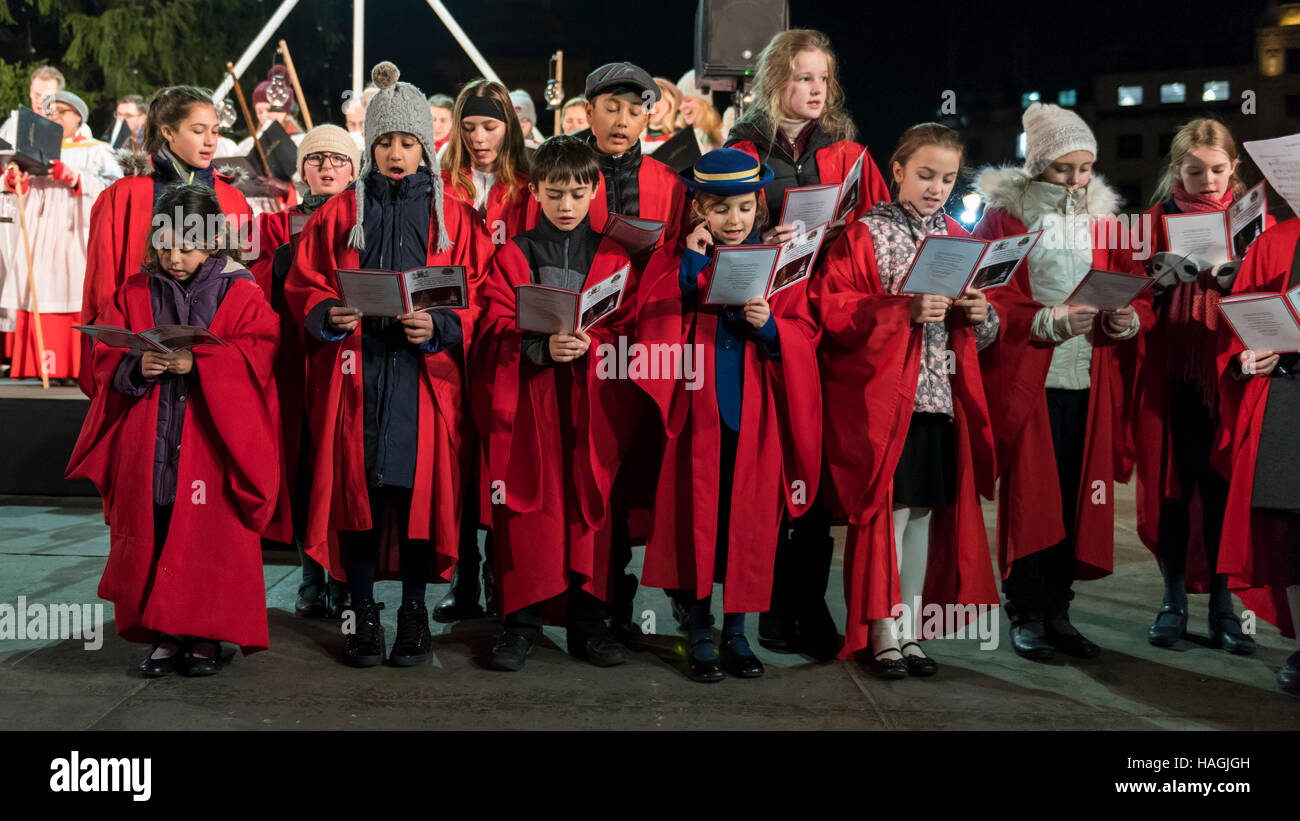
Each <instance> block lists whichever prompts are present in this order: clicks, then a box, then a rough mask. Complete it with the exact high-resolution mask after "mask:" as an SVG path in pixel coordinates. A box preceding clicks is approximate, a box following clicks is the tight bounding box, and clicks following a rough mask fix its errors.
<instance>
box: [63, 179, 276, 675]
mask: <svg viewBox="0 0 1300 821" xmlns="http://www.w3.org/2000/svg"><path fill="white" fill-rule="evenodd" d="M177 211H179V212H180V213H182V214H183V215H184V216H185V217H193V218H194V219H202V220H203V221H204V222H203V223H202V224H203V225H205V226H207V225H212V224H213V223H214V221H216V222H222V221H224V218H223V216H222V209H221V206H220V203H219V202H218V200H217V198H216V196H215V194H214V193H213V192H212V190H211V189H210V188H208V187H207V186H204V185H198V184H194V185H191V184H178V185H177V186H175V187H173V188H170V189H168V191H167V192H166V193H164V194H163V196H162V197H161V198H160V199H159V201H158V213H159V215H160V216H163V217H170V216H171V215H172V214H174V213H176V212H177ZM186 224H187V225H188V224H189V223H186ZM227 228H228V226H227ZM201 239H202V241H201V242H195V238H194V237H192V232H191V231H189V230H185V229H182V228H181V227H180V226H170V225H168V224H166V223H164V224H163V225H160V227H159V229H158V230H157V231H155V232H154V234H153V241H152V248H153V250H152V252H151V257H152V259H151V260H150V262H149V263H147V264H145V265H144V266H143V267H142V268H141V269H140V271H139V272H138V273H136V274H134V275H132V276H130V277H128V278H127V280H126V282H124V283H123V285H122V287H121V288H119V289H118V290H117V292H116V293H115V294H114V295H113V298H112V300H111V301H110V302H108V303H107V304H105V305H103V306H102V307H103V310H102V312H101V314H100V317H99V319H100V324H103V325H112V326H116V327H121V328H127V329H129V330H131V331H135V332H140V331H146V330H148V329H150V328H153V327H155V326H157V325H192V326H197V327H201V328H207V329H209V330H210V331H211V332H212V333H214V334H215V335H216V336H218V337H219V338H220V339H221V340H222V341H223V342H224V343H225V344H220V345H217V344H203V345H196V346H195V347H193V348H192V349H182V350H177V351H174V352H172V353H167V354H162V353H157V352H155V351H153V350H151V349H144V350H143V351H141V350H127V349H123V348H110V347H107V346H105V345H103V344H97V345H96V350H95V359H94V362H95V367H94V382H95V385H96V388H97V391H96V392H95V394H94V400H93V402H92V404H91V409H90V412H89V413H88V414H87V416H86V421H85V424H84V425H83V426H82V429H81V436H80V437H79V438H78V440H77V444H76V447H75V448H74V450H73V453H72V459H71V461H70V462H69V464H68V475H69V476H70V477H83V478H87V479H90V480H91V481H93V482H94V483H95V486H96V488H98V490H99V492H100V494H101V495H102V496H103V497H104V501H105V510H106V514H107V519H108V524H109V529H110V536H111V547H110V552H109V557H108V564H107V566H106V567H105V568H104V577H103V579H102V580H101V581H100V585H99V595H100V596H101V597H103V598H105V599H108V600H109V601H111V602H113V604H114V613H115V619H116V622H117V631H118V633H119V634H121V635H122V636H123V637H124V638H126V639H128V640H130V641H140V642H152V643H153V648H154V649H153V653H152V655H150V657H149V658H147V659H145V660H144V661H143V662H142V663H141V664H140V671H141V673H143V674H144V675H146V676H164V675H169V674H171V673H173V672H175V671H176V670H177V669H180V670H181V671H182V672H184V673H185V674H186V675H191V676H201V675H211V674H213V673H216V672H218V671H219V670H220V669H221V645H220V642H222V641H229V642H233V643H235V644H238V645H239V646H240V647H241V648H242V649H243V651H244V652H245V653H251V652H253V651H256V650H263V649H265V648H266V647H267V644H268V641H267V622H266V586H265V579H264V577H263V574H262V552H261V540H260V536H259V534H260V533H261V531H263V529H265V528H266V526H267V525H268V523H269V521H270V519H271V515H272V513H273V512H274V509H275V505H276V502H277V499H278V497H279V491H280V458H279V456H280V449H279V443H278V438H279V433H278V430H277V425H278V421H279V420H278V413H279V410H278V407H277V402H276V394H275V382H274V379H273V377H272V374H271V365H272V362H273V361H274V358H275V348H276V342H277V339H278V337H279V320H278V319H277V317H276V315H275V312H274V311H272V310H271V306H270V305H269V304H267V302H266V298H265V297H264V296H263V295H262V291H261V289H259V288H258V287H257V284H256V283H255V282H254V281H253V275H252V274H251V273H249V272H248V271H247V270H245V269H244V268H243V267H242V266H241V265H239V264H238V263H236V262H235V261H234V260H233V259H232V258H231V257H229V256H228V255H227V252H225V251H223V250H219V249H220V248H224V247H226V245H225V242H226V239H225V238H223V237H219V236H211V235H207V236H204V237H202V238H201Z"/></svg>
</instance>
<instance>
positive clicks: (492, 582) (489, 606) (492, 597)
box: [483, 564, 500, 617]
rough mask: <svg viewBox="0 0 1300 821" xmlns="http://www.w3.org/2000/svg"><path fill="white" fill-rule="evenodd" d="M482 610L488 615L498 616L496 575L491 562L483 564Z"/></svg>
mask: <svg viewBox="0 0 1300 821" xmlns="http://www.w3.org/2000/svg"><path fill="white" fill-rule="evenodd" d="M483 612H484V614H486V615H488V616H494V617H495V616H498V615H500V613H499V612H497V577H496V571H495V570H494V569H493V567H492V565H491V564H484V565H483Z"/></svg>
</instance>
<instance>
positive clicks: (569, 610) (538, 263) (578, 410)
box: [472, 136, 637, 671]
mask: <svg viewBox="0 0 1300 821" xmlns="http://www.w3.org/2000/svg"><path fill="white" fill-rule="evenodd" d="M599 174H600V170H599V165H598V162H597V158H596V155H595V153H594V152H593V151H592V150H591V149H590V148H588V147H587V146H586V145H584V144H583V141H582V140H580V139H578V138H577V137H568V136H564V137H553V138H551V139H549V140H547V141H546V142H545V143H543V144H542V145H541V147H539V148H538V150H537V154H536V156H535V157H534V159H533V176H532V182H531V186H530V187H531V190H532V192H533V196H535V197H536V198H537V199H538V201H539V202H540V204H541V210H542V215H543V217H542V220H541V223H540V224H539V225H538V226H537V227H536V228H534V229H532V230H531V231H524V232H523V233H521V234H518V235H517V236H515V237H514V239H512V240H511V241H510V242H508V243H506V245H505V246H504V247H502V248H501V250H500V251H498V252H497V255H496V257H495V259H494V260H493V262H492V267H491V270H490V271H489V273H488V276H487V279H486V280H485V282H484V284H483V311H484V318H483V323H482V328H481V334H480V336H479V338H478V340H477V344H476V347H475V349H474V374H475V376H474V379H473V381H472V387H473V390H474V414H475V417H476V419H477V421H478V425H479V431H480V432H481V434H482V436H483V437H484V438H485V440H486V442H487V458H488V465H489V478H490V480H491V486H492V489H493V494H494V496H493V499H492V502H493V504H492V533H493V540H494V549H495V551H496V553H495V562H496V571H497V576H498V580H499V588H498V589H499V593H500V597H501V611H502V613H504V614H505V627H504V630H503V631H502V632H501V635H500V638H499V639H498V641H497V643H496V646H495V647H494V648H493V650H492V659H491V662H490V666H491V667H492V668H493V669H496V670H509V671H514V670H519V669H522V668H523V666H524V661H525V659H526V658H527V656H528V654H529V653H530V652H532V650H533V648H534V647H535V646H536V644H537V642H538V641H539V640H540V639H541V628H542V623H543V618H544V616H545V613H544V607H543V605H544V604H545V603H546V602H548V601H550V600H554V599H558V598H559V597H563V603H564V605H565V608H564V610H565V616H564V622H565V625H566V627H567V631H568V649H569V652H570V653H571V654H573V655H574V656H576V657H578V658H581V659H584V660H587V661H590V662H591V663H592V664H595V665H597V666H602V667H606V666H612V665H616V664H622V663H623V662H624V661H626V660H627V654H626V652H625V651H624V649H623V647H622V645H620V644H619V643H618V642H617V641H616V640H615V638H614V636H613V635H612V633H611V631H610V628H609V626H608V625H607V624H606V620H607V619H608V618H609V616H610V614H609V611H608V609H607V607H606V603H607V602H608V601H609V600H610V598H611V576H612V575H613V574H614V572H615V571H616V570H617V568H612V567H611V555H610V533H611V529H612V523H611V509H610V508H611V504H610V495H611V490H612V487H613V481H614V469H615V466H616V465H618V464H619V463H620V462H621V457H622V456H623V455H624V454H625V453H626V452H627V451H628V450H630V447H628V445H629V443H630V442H631V439H630V436H629V433H630V429H629V427H628V426H629V424H630V423H631V422H633V421H635V420H634V419H632V418H631V417H629V415H628V414H627V413H626V412H625V411H626V409H627V407H628V402H627V399H628V398H629V397H631V398H635V394H636V393H637V392H636V389H635V388H634V387H632V386H631V384H630V383H629V382H627V381H626V380H618V379H611V378H606V377H607V374H605V373H602V370H601V369H602V368H603V367H604V363H603V360H604V359H605V357H606V356H607V355H608V352H609V351H610V346H613V345H614V344H615V343H616V342H617V340H618V339H619V337H621V336H627V335H628V334H629V333H630V330H631V325H632V321H633V319H634V317H635V299H636V291H635V288H634V287H633V286H634V284H635V283H634V282H629V283H628V284H627V285H626V286H625V290H624V293H623V296H622V301H621V303H620V304H619V306H618V308H617V309H616V310H615V311H614V312H613V313H612V314H609V315H606V316H604V317H603V318H602V319H600V320H599V321H598V322H597V323H596V324H595V325H594V326H592V327H590V328H589V329H588V330H587V331H585V332H584V331H582V330H581V329H577V328H575V329H574V330H573V331H572V332H556V333H551V334H546V333H537V332H532V331H525V330H522V329H521V328H520V327H519V325H518V323H517V319H516V314H517V311H518V304H517V299H516V290H515V289H516V288H517V287H518V286H520V285H527V284H540V285H549V286H554V287H559V288H567V289H570V290H575V291H581V290H583V289H584V288H589V287H591V286H593V285H595V284H596V283H598V282H601V281H603V280H606V279H609V278H610V277H613V276H624V277H628V278H629V279H630V278H631V277H632V276H633V272H632V271H630V270H629V265H630V260H629V259H628V256H627V253H626V252H625V251H624V250H623V247H622V246H620V245H618V244H617V243H615V242H613V241H611V240H606V239H603V238H602V237H601V236H600V234H598V233H596V232H595V231H594V230H592V228H591V224H590V221H589V219H588V213H587V212H588V207H589V206H590V203H591V198H592V196H593V192H594V191H595V190H596V188H597V183H598V181H599ZM598 357H599V360H600V361H598ZM497 494H500V495H499V496H498V495H497ZM558 603H559V602H558V601H557V604H558Z"/></svg>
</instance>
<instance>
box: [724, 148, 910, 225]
mask: <svg viewBox="0 0 1300 821" xmlns="http://www.w3.org/2000/svg"><path fill="white" fill-rule="evenodd" d="M728 147H729V148H738V149H740V150H741V151H744V152H745V153H746V154H748V155H750V156H751V157H753V158H754V159H756V160H759V161H762V157H760V156H759V151H758V147H757V146H756V145H754V143H752V142H750V141H749V140H742V141H740V142H737V143H733V144H732V145H730V146H728ZM866 151H867V149H866V146H862V145H858V144H857V143H855V142H853V141H852V140H840V141H838V142H834V143H831V144H830V145H828V146H826V147H824V148H819V149H817V153H816V156H817V176H818V177H819V178H820V179H821V182H822V185H830V184H831V183H842V182H844V178H845V177H847V176H848V174H849V171H850V170H851V169H852V168H853V163H855V162H857V161H858V156H859V155H861V154H865V153H866ZM861 182H862V186H861V188H860V189H859V191H858V204H857V205H855V206H854V207H853V210H852V211H851V212H849V215H848V216H847V217H846V218H845V219H846V221H847V222H852V221H853V220H856V219H858V218H859V217H861V216H862V215H863V214H866V213H867V212H868V211H870V210H871V207H872V206H873V205H875V204H876V203H878V202H889V183H887V182H886V181H885V178H884V176H882V175H881V173H880V169H879V168H877V167H876V163H875V160H873V159H871V155H870V154H867V155H866V157H864V158H863V160H862V177H861ZM781 206H782V203H779V202H769V203H768V204H767V207H768V208H769V209H770V210H771V212H772V221H773V224H775V221H776V220H777V219H779V218H780V216H781Z"/></svg>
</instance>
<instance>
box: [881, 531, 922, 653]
mask: <svg viewBox="0 0 1300 821" xmlns="http://www.w3.org/2000/svg"><path fill="white" fill-rule="evenodd" d="M931 512H932V508H928V507H899V508H895V509H894V558H895V561H896V562H897V565H898V585H899V588H900V592H901V593H902V600H903V604H905V605H907V608H908V609H907V610H905V611H904V613H906V614H908V615H909V616H910V618H901V619H898V621H897V627H898V631H899V635H900V636H901V637H902V639H903V641H904V642H908V641H915V640H916V624H917V622H918V621H919V620H920V617H921V591H922V590H923V589H924V588H925V571H926V567H927V565H928V563H929V559H930V514H931ZM894 627H895V622H894V619H876V620H873V621H872V623H871V625H870V629H871V646H872V649H873V650H874V651H876V652H880V651H882V650H886V649H890V648H897V647H898V639H897V638H896V637H895V635H894ZM912 649H913V651H915V648H912Z"/></svg>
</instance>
